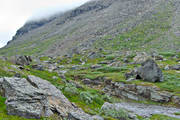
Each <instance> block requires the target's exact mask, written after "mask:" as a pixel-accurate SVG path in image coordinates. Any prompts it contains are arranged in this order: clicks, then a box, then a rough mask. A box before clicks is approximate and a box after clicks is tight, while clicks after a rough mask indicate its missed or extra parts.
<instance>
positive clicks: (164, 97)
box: [150, 91, 172, 103]
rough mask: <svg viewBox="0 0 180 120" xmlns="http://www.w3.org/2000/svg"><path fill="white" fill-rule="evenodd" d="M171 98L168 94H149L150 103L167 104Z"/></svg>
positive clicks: (155, 92) (156, 92)
mask: <svg viewBox="0 0 180 120" xmlns="http://www.w3.org/2000/svg"><path fill="white" fill-rule="evenodd" d="M171 97H172V94H170V93H169V92H158V91H154V92H151V94H150V98H151V100H152V101H155V102H161V103H167V102H169V101H170V99H171Z"/></svg>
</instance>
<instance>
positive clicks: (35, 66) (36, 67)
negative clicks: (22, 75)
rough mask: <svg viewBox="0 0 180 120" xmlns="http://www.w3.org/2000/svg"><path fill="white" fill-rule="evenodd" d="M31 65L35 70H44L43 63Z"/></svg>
mask: <svg viewBox="0 0 180 120" xmlns="http://www.w3.org/2000/svg"><path fill="white" fill-rule="evenodd" d="M31 67H32V68H33V69H35V70H40V71H43V70H44V67H43V65H40V64H36V65H32V66H31Z"/></svg>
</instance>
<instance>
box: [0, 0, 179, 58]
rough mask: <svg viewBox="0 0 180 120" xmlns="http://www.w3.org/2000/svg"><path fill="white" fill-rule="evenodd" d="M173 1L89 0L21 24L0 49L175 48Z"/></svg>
mask: <svg viewBox="0 0 180 120" xmlns="http://www.w3.org/2000/svg"><path fill="white" fill-rule="evenodd" d="M179 5H180V2H179V1H178V0H93V1H91V2H88V3H86V4H84V5H82V6H81V7H79V8H76V9H74V10H71V11H68V12H66V13H64V14H61V15H57V16H55V17H52V18H51V19H50V20H46V21H43V20H42V21H39V22H31V23H27V24H25V25H24V26H23V27H22V28H20V30H18V31H17V34H16V35H15V37H14V38H13V40H12V41H11V42H9V43H8V45H7V46H5V47H4V48H3V49H1V50H0V54H3V55H16V54H28V55H32V54H34V55H38V54H46V55H64V54H67V53H72V52H74V50H76V51H82V50H83V49H85V48H86V49H94V47H93V46H95V48H97V47H98V48H99V47H102V48H104V49H107V50H110V51H114V50H138V51H149V50H157V51H173V52H174V51H179V46H180V42H179V39H180V33H179V32H180V28H179V27H178V26H179V22H178V21H179V20H180V14H179V11H180V9H179V8H178V6H179ZM142 46H143V47H142Z"/></svg>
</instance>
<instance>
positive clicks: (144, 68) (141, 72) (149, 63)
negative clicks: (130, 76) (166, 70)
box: [137, 59, 164, 82]
mask: <svg viewBox="0 0 180 120" xmlns="http://www.w3.org/2000/svg"><path fill="white" fill-rule="evenodd" d="M137 76H138V78H142V79H143V80H144V81H148V82H162V81H163V80H164V79H163V74H162V71H161V69H160V68H159V67H158V65H157V64H156V62H155V61H154V60H152V59H148V60H146V61H145V62H143V63H142V64H141V67H140V68H139V69H138V75H137Z"/></svg>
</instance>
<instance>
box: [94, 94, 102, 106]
mask: <svg viewBox="0 0 180 120" xmlns="http://www.w3.org/2000/svg"><path fill="white" fill-rule="evenodd" d="M93 101H94V102H95V103H97V104H99V105H103V104H104V100H103V99H102V98H101V97H100V96H98V95H95V96H93Z"/></svg>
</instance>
